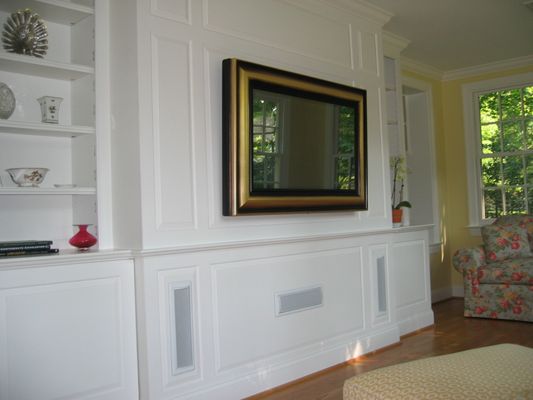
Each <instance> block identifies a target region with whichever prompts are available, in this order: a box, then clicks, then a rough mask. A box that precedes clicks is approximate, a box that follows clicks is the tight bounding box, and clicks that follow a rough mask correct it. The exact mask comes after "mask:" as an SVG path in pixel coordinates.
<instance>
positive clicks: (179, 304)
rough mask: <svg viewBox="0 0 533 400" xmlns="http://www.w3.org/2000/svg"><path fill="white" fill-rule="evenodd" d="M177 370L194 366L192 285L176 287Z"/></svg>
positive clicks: (175, 360) (175, 359)
mask: <svg viewBox="0 0 533 400" xmlns="http://www.w3.org/2000/svg"><path fill="white" fill-rule="evenodd" d="M173 292H174V293H173V294H174V329H175V331H174V332H175V346H176V349H175V350H176V353H175V358H174V363H175V365H174V368H175V370H178V371H181V370H183V369H187V370H189V369H191V368H193V367H194V359H193V337H192V308H191V286H185V287H180V288H174V290H173Z"/></svg>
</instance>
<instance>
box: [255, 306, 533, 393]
mask: <svg viewBox="0 0 533 400" xmlns="http://www.w3.org/2000/svg"><path fill="white" fill-rule="evenodd" d="M433 311H434V313H435V325H434V326H433V327H430V328H427V329H424V330H421V331H420V332H417V333H415V334H412V335H407V336H405V337H403V338H402V340H401V341H400V343H399V344H398V345H394V346H391V347H389V348H387V349H385V350H380V351H377V352H374V353H371V354H367V355H365V356H362V357H358V358H357V359H354V360H350V361H348V362H346V363H343V364H340V365H338V366H334V367H332V368H328V369H327V370H324V371H320V372H317V373H315V374H312V375H309V376H307V377H304V378H302V379H299V380H297V381H295V382H291V383H288V384H286V385H283V386H281V387H278V388H274V389H272V390H269V391H267V392H263V393H260V394H257V395H255V396H252V397H249V398H248V400H265V399H268V400H342V386H343V384H344V381H345V380H346V379H348V378H350V377H352V376H354V375H358V374H362V373H363V372H366V371H370V370H372V369H375V368H381V367H385V366H388V365H393V364H398V363H400V362H405V361H411V360H417V359H420V358H425V357H431V356H436V355H442V354H449V353H455V352H457V351H462V350H468V349H473V348H476V347H483V346H490V345H493V344H500V343H515V344H520V345H523V346H527V347H531V348H533V323H531V322H518V321H503V320H487V319H479V318H464V317H463V300H462V299H450V300H447V301H444V302H441V303H438V304H434V305H433Z"/></svg>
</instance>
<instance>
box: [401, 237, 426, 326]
mask: <svg viewBox="0 0 533 400" xmlns="http://www.w3.org/2000/svg"><path fill="white" fill-rule="evenodd" d="M426 233H427V232H426ZM427 243H428V239H427V237H426V238H424V239H423V240H422V239H420V240H409V241H401V242H396V243H394V244H393V246H392V249H391V260H392V271H393V272H392V276H393V282H394V290H395V303H396V313H397V315H396V318H397V320H398V321H399V322H400V333H401V334H404V333H407V332H411V331H413V330H415V329H419V328H421V327H424V326H428V325H430V324H432V323H433V313H432V312H431V291H430V283H429V259H428V257H429V256H428V245H427Z"/></svg>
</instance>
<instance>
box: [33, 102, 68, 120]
mask: <svg viewBox="0 0 533 400" xmlns="http://www.w3.org/2000/svg"><path fill="white" fill-rule="evenodd" d="M37 101H38V102H39V104H40V105H41V121H42V122H46V123H48V124H58V123H59V106H60V104H61V102H62V101H63V98H62V97H53V96H43V97H39V98H38V99H37Z"/></svg>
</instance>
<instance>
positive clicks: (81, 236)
mask: <svg viewBox="0 0 533 400" xmlns="http://www.w3.org/2000/svg"><path fill="white" fill-rule="evenodd" d="M74 226H77V227H78V233H76V234H75V235H74V236H72V237H71V238H70V240H69V241H68V242H69V243H70V245H71V246H74V247H77V248H78V250H80V251H87V250H89V247H91V246H94V245H95V244H96V241H97V239H96V238H95V237H94V236H93V235H91V233H90V232H88V231H87V227H88V226H89V225H74Z"/></svg>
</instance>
